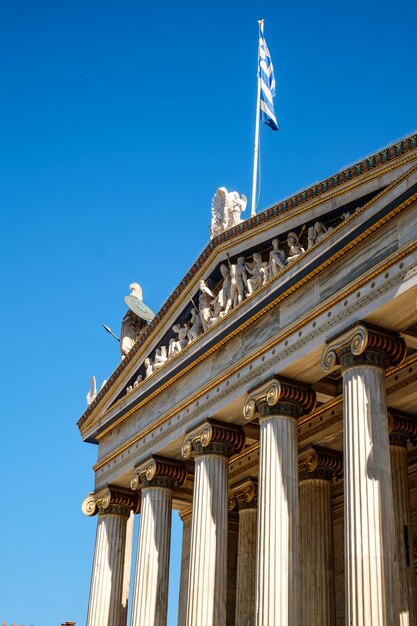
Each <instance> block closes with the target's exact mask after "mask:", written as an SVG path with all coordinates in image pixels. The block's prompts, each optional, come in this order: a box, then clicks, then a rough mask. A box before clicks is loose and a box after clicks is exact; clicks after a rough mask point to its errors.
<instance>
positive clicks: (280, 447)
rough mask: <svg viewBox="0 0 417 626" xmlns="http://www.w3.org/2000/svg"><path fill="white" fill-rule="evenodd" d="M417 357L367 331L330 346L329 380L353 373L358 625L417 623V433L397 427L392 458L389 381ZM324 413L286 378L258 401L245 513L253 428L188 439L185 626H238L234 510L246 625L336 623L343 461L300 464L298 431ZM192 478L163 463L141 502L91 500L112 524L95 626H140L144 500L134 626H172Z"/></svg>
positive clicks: (211, 428)
mask: <svg viewBox="0 0 417 626" xmlns="http://www.w3.org/2000/svg"><path fill="white" fill-rule="evenodd" d="M404 354H405V344H404V342H403V341H402V340H401V339H400V338H399V337H398V336H397V335H395V334H393V333H389V332H387V331H382V330H381V329H377V328H375V327H370V326H369V325H364V324H362V323H361V324H357V325H356V326H355V327H353V328H350V329H349V330H348V331H347V332H345V333H344V334H343V335H339V336H337V337H334V338H333V339H332V340H331V341H329V345H328V347H327V349H326V351H325V353H324V355H323V368H324V370H325V371H329V370H330V369H332V368H333V367H335V366H336V365H337V364H340V365H341V366H342V373H343V396H344V413H343V415H344V417H343V433H344V484H345V506H344V510H345V525H344V527H345V580H346V592H345V602H346V624H349V626H350V625H352V626H353V625H355V626H363V625H364V624H367V625H368V624H369V625H374V626H376V625H378V626H388V625H389V626H392V625H399V624H401V626H406V625H411V624H414V623H417V612H416V607H415V590H414V588H413V584H412V580H413V579H412V575H413V572H412V551H411V549H410V548H409V547H407V546H408V544H407V541H408V540H410V542H411V531H410V508H409V492H408V487H407V482H406V481H407V465H406V448H405V444H406V441H407V434H408V431H407V428H411V426H410V423H411V422H410V421H408V422H407V419H406V418H405V417H404V420H405V422H404V420H402V418H401V416H398V415H397V416H394V417H392V418H391V431H392V433H391V444H392V445H391V451H390V440H389V424H388V413H387V407H386V394H385V374H384V369H385V368H386V366H387V365H388V364H389V363H392V364H395V363H399V362H400V361H401V360H402V358H403V357H404ZM314 406H315V393H314V391H313V390H312V388H311V387H310V386H309V385H305V384H303V383H300V382H299V381H294V380H288V379H285V378H283V377H281V376H279V377H278V376H276V377H273V378H272V379H270V380H268V381H267V382H266V383H264V384H263V385H261V386H259V387H258V388H256V389H254V390H252V391H250V392H249V394H248V398H247V401H246V403H245V407H244V416H245V418H246V419H248V420H251V419H253V418H254V417H258V418H259V422H260V460H259V475H258V483H256V481H254V480H247V481H244V482H243V483H241V484H239V485H235V486H234V488H233V490H232V497H231V503H229V497H228V496H229V493H228V489H229V488H228V466H229V458H230V456H231V455H234V454H237V453H239V452H240V450H241V449H242V447H243V445H244V435H243V431H242V429H240V428H239V427H236V426H234V425H232V424H227V425H226V424H220V423H218V422H215V421H213V420H206V421H205V423H204V424H202V425H200V426H199V427H198V428H196V429H195V430H194V431H192V432H191V433H189V434H188V435H187V437H186V439H185V441H184V444H183V449H182V454H183V457H184V458H185V459H187V458H190V457H191V456H194V459H195V474H194V495H193V506H192V518H191V524H190V518H189V516H187V517H186V518H185V519H184V537H183V548H184V546H187V545H188V543H189V553H188V551H187V550H186V549H183V571H185V570H188V584H185V580H184V578H182V580H181V588H180V606H179V626H183V625H184V626H226V615H227V609H226V598H227V553H228V550H227V540H228V505H229V504H231V505H235V506H237V508H238V510H239V542H238V565H237V590H236V616H235V620H236V621H235V623H236V625H237V626H253V625H254V624H256V625H257V626H274V625H285V626H299V625H300V624H303V625H304V624H310V625H312V626H319V625H320V626H331V625H333V624H334V620H335V612H334V581H333V564H332V563H333V556H332V550H333V545H332V506H331V480H332V477H333V475H334V474H338V475H340V473H341V470H342V461H341V458H340V456H339V455H337V454H335V453H332V452H330V451H326V450H320V449H317V448H310V449H308V450H305V451H303V452H302V454H301V456H300V458H299V456H298V434H297V433H298V424H297V421H298V419H299V418H300V417H301V416H302V415H304V414H308V413H309V412H311V411H312V410H313V408H314ZM404 423H405V424H406V425H407V424H408V426H406V427H404ZM391 462H392V464H393V469H394V471H393V476H394V480H395V484H394V489H393V481H392V476H391V465H390V464H391ZM299 464H300V469H299ZM299 479H300V482H299ZM185 480H186V472H185V467H184V465H183V464H182V463H181V462H179V461H173V460H170V459H163V458H161V457H152V458H151V460H150V461H149V462H148V463H147V464H145V465H144V466H142V467H140V468H138V469H137V470H136V472H135V474H134V476H133V478H132V484H131V486H132V491H131V492H129V491H128V490H120V489H114V488H111V487H110V488H107V490H103V491H102V492H99V493H98V494H94V496H92V497H91V498H90V499H89V500H87V501H86V503H85V507H84V508H85V512H87V513H88V514H93V513H95V512H98V513H99V523H98V529H97V540H96V553H95V560H94V566H93V577H92V586H91V593H90V605H89V613H88V619H87V626H110V625H111V626H125V624H126V603H127V596H126V579H127V569H128V567H127V565H128V564H127V560H128V559H127V557H126V541H125V538H126V534H127V533H128V520H129V519H130V518H129V516H130V511H132V510H136V511H137V510H138V507H139V505H140V500H141V526H140V534H139V544H138V555H137V560H136V574H135V585H134V594H133V604H132V621H131V625H132V626H166V615H167V598H168V571H169V551H170V550H169V546H170V528H171V510H172V492H173V489H174V487H178V486H181V485H182V484H184V482H185ZM393 493H395V498H394V495H393ZM300 498H301V499H302V503H303V508H302V510H301V511H300ZM394 505H395V507H394ZM300 524H301V527H300ZM395 525H396V526H395ZM407 538H408V539H407ZM255 555H256V557H255ZM397 563H398V565H397ZM129 566H130V562H129ZM410 573H411V575H410Z"/></svg>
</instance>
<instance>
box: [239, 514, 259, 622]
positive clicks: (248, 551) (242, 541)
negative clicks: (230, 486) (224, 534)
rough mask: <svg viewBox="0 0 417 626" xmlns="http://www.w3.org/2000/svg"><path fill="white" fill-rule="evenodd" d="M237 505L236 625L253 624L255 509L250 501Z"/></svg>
mask: <svg viewBox="0 0 417 626" xmlns="http://www.w3.org/2000/svg"><path fill="white" fill-rule="evenodd" d="M250 504H251V506H250V505H248V506H241V507H239V536H238V552H237V576H236V626H254V624H255V610H256V605H255V590H256V530H257V515H258V512H257V509H256V505H255V506H254V505H253V504H252V503H250Z"/></svg>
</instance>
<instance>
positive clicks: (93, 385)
mask: <svg viewBox="0 0 417 626" xmlns="http://www.w3.org/2000/svg"><path fill="white" fill-rule="evenodd" d="M106 382H107V378H106V379H105V380H103V382H102V383H101V387H100V391H101V390H102V389H103V387H104V385H105V384H106ZM97 393H98V391H97V383H96V377H95V376H92V377H91V378H90V389H89V391H88V393H87V406H90V404H91V403H92V401H93V400H94V398H95V397H96V395H97Z"/></svg>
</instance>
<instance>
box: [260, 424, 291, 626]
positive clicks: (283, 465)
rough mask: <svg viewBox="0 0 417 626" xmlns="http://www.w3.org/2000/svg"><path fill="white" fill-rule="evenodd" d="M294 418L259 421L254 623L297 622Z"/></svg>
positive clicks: (288, 623) (286, 625) (284, 623)
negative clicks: (255, 615) (255, 611)
mask: <svg viewBox="0 0 417 626" xmlns="http://www.w3.org/2000/svg"><path fill="white" fill-rule="evenodd" d="M297 455H298V444H297V422H296V420H295V419H292V418H288V417H285V416H274V417H268V418H264V419H262V420H261V421H260V461H259V495H258V510H259V513H258V515H259V517H258V538H257V581H256V607H257V619H256V624H257V626H266V625H267V624H268V625H275V624H276V625H278V624H279V625H282V626H284V625H285V626H299V624H300V621H299V608H300V603H299V586H300V571H299V496H298V458H297Z"/></svg>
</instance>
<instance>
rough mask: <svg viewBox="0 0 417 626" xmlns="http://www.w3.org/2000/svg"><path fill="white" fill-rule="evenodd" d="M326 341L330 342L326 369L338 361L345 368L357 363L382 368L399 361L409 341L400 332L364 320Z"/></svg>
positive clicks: (327, 350)
mask: <svg viewBox="0 0 417 626" xmlns="http://www.w3.org/2000/svg"><path fill="white" fill-rule="evenodd" d="M326 343H327V344H329V345H328V346H327V348H326V349H325V350H324V352H323V356H322V360H321V365H322V369H323V371H324V372H329V371H331V370H333V369H334V368H335V367H336V366H337V365H338V364H340V365H341V366H342V370H345V369H347V368H349V367H354V366H356V365H370V366H376V367H383V368H386V367H387V366H388V365H399V364H400V363H402V361H403V360H404V358H405V355H406V352H407V344H406V343H405V341H404V339H403V338H402V337H400V335H399V333H396V332H393V331H390V330H386V329H384V328H379V327H378V326H373V325H371V324H368V323H366V322H361V321H358V322H355V324H352V325H351V326H349V327H348V328H346V329H345V330H343V331H341V332H340V333H337V335H334V336H333V337H330V338H329V339H328V340H327V341H326Z"/></svg>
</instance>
